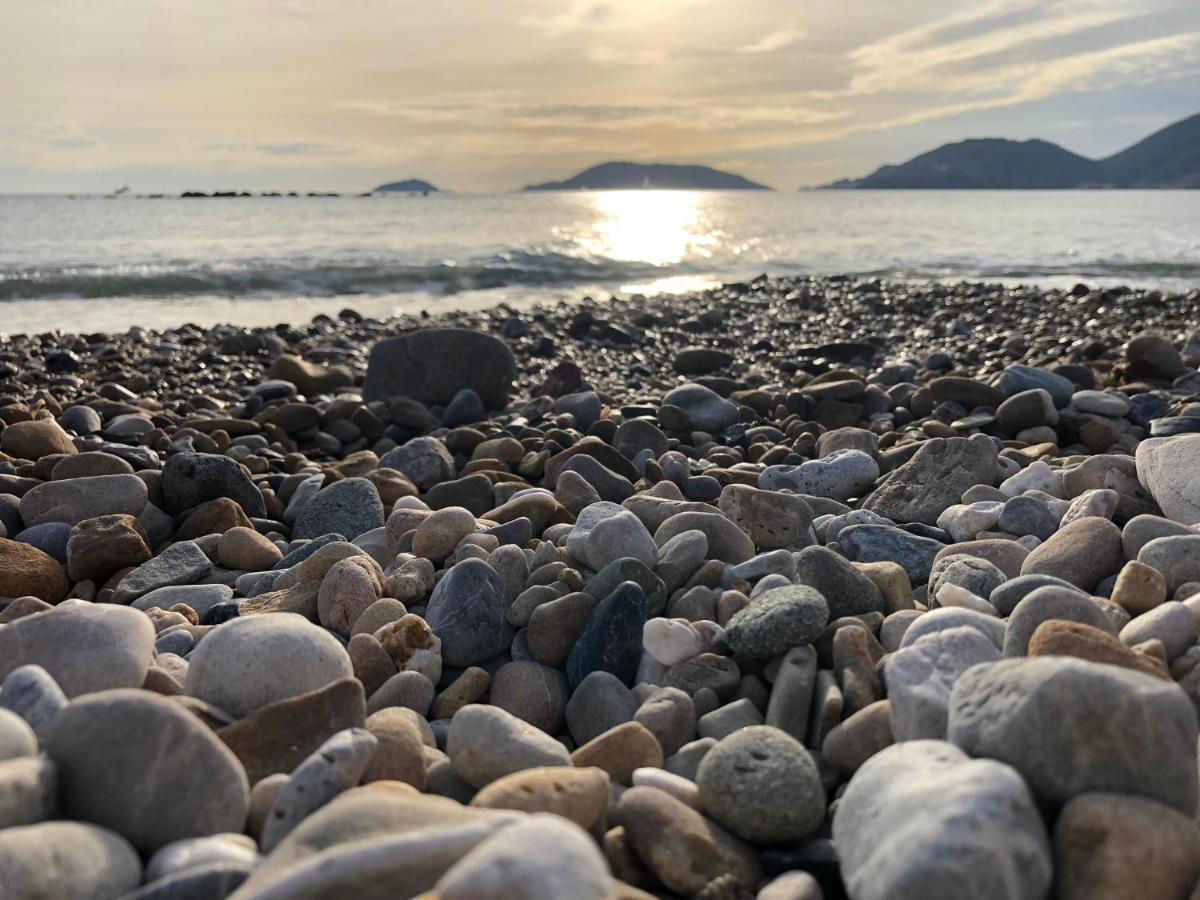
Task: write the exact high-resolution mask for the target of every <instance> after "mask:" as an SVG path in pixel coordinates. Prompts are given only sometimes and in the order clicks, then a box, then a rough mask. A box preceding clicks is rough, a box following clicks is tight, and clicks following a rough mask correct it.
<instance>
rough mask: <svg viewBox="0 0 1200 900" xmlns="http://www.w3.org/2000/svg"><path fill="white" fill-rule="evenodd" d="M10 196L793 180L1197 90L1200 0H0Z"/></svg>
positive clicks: (1131, 137) (1190, 98)
mask: <svg viewBox="0 0 1200 900" xmlns="http://www.w3.org/2000/svg"><path fill="white" fill-rule="evenodd" d="M4 6H5V8H4V14H3V27H2V28H0V84H3V85H4V88H3V89H2V90H0V192H5V193H11V192H49V191H62V192H73V191H74V192H83V191H109V190H112V189H114V188H116V187H118V186H120V185H123V184H128V185H130V186H132V187H133V189H134V190H135V191H139V192H149V191H180V190H187V189H198V190H214V189H246V190H273V189H277V190H288V189H297V190H341V191H356V190H367V189H370V188H371V187H373V186H374V185H376V184H378V183H380V182H383V181H390V180H398V179H401V178H424V179H427V180H430V181H432V182H434V183H435V184H437V185H438V186H439V187H443V188H447V189H450V190H458V191H507V190H513V189H516V188H519V187H521V186H522V185H524V184H526V183H529V182H536V181H547V180H557V179H561V178H565V177H569V176H570V175H572V174H574V173H575V172H577V171H579V170H581V169H583V168H586V167H587V166H590V165H593V164H596V163H599V162H603V161H605V160H610V159H626V160H633V161H639V162H650V161H657V162H677V163H699V164H704V165H711V166H715V167H718V168H722V169H728V170H732V171H735V172H738V173H740V174H742V175H745V176H746V177H749V178H752V179H755V180H758V181H762V182H764V183H766V184H768V185H771V186H772V187H775V188H778V189H781V190H792V189H795V188H796V187H799V186H805V185H815V184H820V183H823V182H826V181H831V180H834V179H836V178H840V177H844V176H859V175H863V174H866V173H867V172H869V171H871V170H873V169H874V168H876V167H877V166H879V165H881V164H884V163H896V162H901V161H903V160H905V159H907V158H909V157H911V156H913V155H915V154H917V153H920V152H923V151H924V150H927V149H931V148H932V147H934V146H937V145H939V144H941V143H945V142H947V141H953V140H961V139H963V138H967V137H1008V138H1014V139H1026V138H1031V137H1040V138H1044V139H1046V140H1051V141H1055V142H1057V143H1060V144H1062V145H1063V146H1065V147H1066V148H1068V149H1070V150H1073V151H1075V152H1077V153H1082V154H1084V155H1088V156H1103V155H1107V154H1109V153H1112V152H1115V151H1117V150H1119V149H1122V148H1123V147H1125V146H1127V145H1128V144H1130V143H1133V142H1134V141H1136V140H1138V139H1140V138H1141V137H1143V136H1145V135H1146V134H1148V133H1150V132H1151V131H1153V130H1155V129H1157V128H1160V127H1162V126H1164V125H1167V124H1169V123H1171V122H1173V121H1175V120H1177V119H1180V118H1183V117H1184V116H1187V115H1190V114H1192V113H1194V112H1197V111H1200V2H1198V0H970V2H964V0H957V2H947V0H903V2H897V0H557V2H551V0H6V2H5V4H4Z"/></svg>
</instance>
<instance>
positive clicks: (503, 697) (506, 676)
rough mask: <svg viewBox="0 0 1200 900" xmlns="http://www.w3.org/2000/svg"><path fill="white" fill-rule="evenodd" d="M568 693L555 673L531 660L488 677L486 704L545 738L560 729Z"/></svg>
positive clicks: (510, 664)
mask: <svg viewBox="0 0 1200 900" xmlns="http://www.w3.org/2000/svg"><path fill="white" fill-rule="evenodd" d="M568 696H569V691H568V688H567V679H566V678H565V677H564V675H563V673H562V672H560V671H558V670H557V669H551V668H550V667H548V666H543V665H541V664H539V663H536V662H533V661H532V660H520V661H516V662H510V663H506V664H504V665H503V666H501V667H500V668H499V669H498V670H497V671H496V674H495V675H493V676H492V684H491V692H490V694H489V702H490V703H491V704H492V705H493V706H498V707H499V708H500V709H503V710H505V711H506V712H510V713H512V714H513V715H514V716H516V717H517V718H518V719H523V720H524V721H526V722H528V723H529V724H530V725H533V726H534V727H535V728H540V729H541V730H542V731H545V732H547V733H549V734H555V733H557V732H558V731H560V730H561V729H562V725H563V714H564V711H565V709H566V705H567V699H568Z"/></svg>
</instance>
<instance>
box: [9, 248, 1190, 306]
mask: <svg viewBox="0 0 1200 900" xmlns="http://www.w3.org/2000/svg"><path fill="white" fill-rule="evenodd" d="M746 262H747V261H746V260H733V259H729V260H720V259H690V260H685V261H683V262H680V263H674V264H669V265H655V264H651V263H646V262H637V261H627V260H617V259H611V258H607V257H586V256H574V255H571V254H567V253H560V252H553V251H532V250H529V251H525V250H514V251H506V252H503V253H497V254H495V255H493V256H490V257H486V258H479V259H474V260H469V261H466V262H463V263H459V262H456V261H453V260H444V261H431V262H425V263H408V262H403V263H402V262H391V261H378V260H363V261H351V262H336V263H331V262H329V261H308V260H302V259H288V260H280V259H273V260H249V261H244V262H238V263H234V264H230V263H224V264H215V263H199V262H165V263H163V262H156V263H146V264H125V265H114V266H61V267H38V268H14V269H8V270H5V269H0V302H2V301H17V300H42V299H104V298H119V297H120V298H131V299H168V300H169V299H171V298H181V299H186V298H202V297H222V298H230V299H233V298H240V297H260V298H264V299H267V298H287V297H293V298H298V297H310V298H320V297H336V296H343V295H346V296H354V295H366V296H385V295H389V294H405V293H416V292H420V293H427V294H457V293H462V292H468V291H480V290H489V289H495V288H530V289H553V288H571V287H587V286H589V285H603V286H605V287H610V288H614V289H615V288H617V287H619V286H620V285H622V284H630V283H638V282H659V281H662V282H667V281H668V280H670V279H673V278H678V277H680V276H705V277H709V278H712V279H714V280H738V279H741V278H745V277H748V271H747V268H746ZM843 262H844V263H846V264H845V265H843V266H842V267H841V268H839V269H837V270H836V273H840V274H847V275H852V276H856V277H866V278H886V279H890V280H914V281H958V280H967V281H1001V282H1008V283H1015V282H1027V283H1037V282H1048V281H1053V282H1061V281H1063V280H1066V279H1071V278H1074V279H1078V280H1101V281H1104V282H1108V283H1115V282H1118V281H1121V280H1127V281H1128V282H1130V283H1132V284H1146V283H1162V284H1169V283H1174V284H1184V283H1188V284H1195V283H1200V263H1196V262H1188V261H1167V260H1164V261H1156V260H1126V259H1097V260H1091V261H1086V260H1079V261H1071V262H1069V263H1058V262H1054V263H1045V264H1038V263H1028V264H1023V265H1013V264H1008V265H997V264H994V263H989V262H987V261H984V260H969V259H952V260H946V259H934V260H927V261H923V262H917V261H914V262H911V263H903V262H900V261H898V260H897V261H895V262H893V264H892V265H890V266H883V267H872V266H862V265H857V266H856V265H853V263H854V262H859V263H861V262H863V260H861V259H859V260H854V259H853V258H847V259H846V260H844V261H843ZM724 263H727V265H725V264H724ZM759 271H766V272H767V273H768V274H772V275H808V274H817V273H826V274H835V272H834V270H830V269H827V268H826V267H821V266H813V265H811V264H809V263H806V262H800V261H794V260H786V259H778V260H774V261H772V262H762V261H760V265H759V266H758V267H757V270H756V272H755V273H753V274H757V273H758V272H759Z"/></svg>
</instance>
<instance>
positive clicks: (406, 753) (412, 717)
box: [362, 707, 427, 791]
mask: <svg viewBox="0 0 1200 900" xmlns="http://www.w3.org/2000/svg"><path fill="white" fill-rule="evenodd" d="M423 721H424V720H423V719H422V718H421V717H420V716H419V715H418V714H416V713H414V712H413V711H412V710H409V709H404V708H401V707H388V708H387V709H381V710H379V712H376V713H372V714H371V715H370V716H368V717H367V721H366V728H367V731H369V732H371V734H372V735H374V736H375V740H376V741H378V742H379V743H378V746H376V748H375V752H374V755H372V757H371V760H370V762H369V763H368V764H367V767H366V769H365V770H364V771H363V775H362V780H363V782H364V783H367V782H372V781H381V780H387V781H399V782H403V783H404V784H409V785H412V786H413V787H414V788H416V789H417V790H418V791H423V790H424V789H425V786H426V783H427V781H426V774H425V750H426V745H425V738H424V735H423V733H422V729H421V723H422V722H423ZM426 727H427V726H426Z"/></svg>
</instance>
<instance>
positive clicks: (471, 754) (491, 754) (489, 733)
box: [446, 704, 571, 788]
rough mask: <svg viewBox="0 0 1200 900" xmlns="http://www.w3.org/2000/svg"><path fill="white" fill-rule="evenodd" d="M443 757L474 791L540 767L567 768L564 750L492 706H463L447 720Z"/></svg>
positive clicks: (567, 757)
mask: <svg viewBox="0 0 1200 900" xmlns="http://www.w3.org/2000/svg"><path fill="white" fill-rule="evenodd" d="M446 753H447V755H449V757H450V764H451V765H452V766H453V767H454V771H455V772H456V773H458V775H459V776H460V777H461V778H463V779H464V780H465V781H467V782H468V783H469V784H472V785H474V786H475V787H477V788H481V787H484V786H485V785H488V784H491V783H492V782H493V781H496V780H497V779H499V778H503V777H504V776H505V775H511V774H512V773H513V772H520V771H522V770H524V769H535V768H538V767H539V766H569V765H571V757H570V755H569V754H568V753H567V748H566V747H564V746H563V745H562V744H560V743H559V742H558V741H556V740H555V739H554V738H552V737H550V736H549V735H548V734H546V733H545V732H543V731H539V730H538V729H537V728H535V727H533V726H532V725H530V724H529V723H527V722H524V721H522V720H521V719H518V718H517V717H516V716H514V715H512V714H511V713H507V712H505V711H504V710H502V709H499V708H498V707H495V706H482V705H479V704H472V705H469V706H464V707H463V708H462V709H460V710H459V711H458V712H457V713H455V714H454V718H453V719H451V720H450V732H449V735H448V737H447V743H446Z"/></svg>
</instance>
